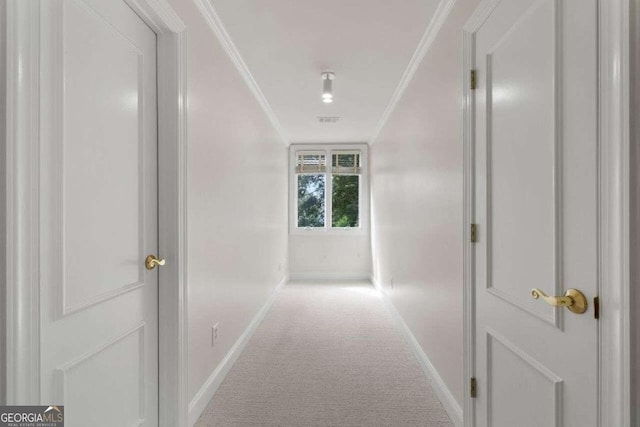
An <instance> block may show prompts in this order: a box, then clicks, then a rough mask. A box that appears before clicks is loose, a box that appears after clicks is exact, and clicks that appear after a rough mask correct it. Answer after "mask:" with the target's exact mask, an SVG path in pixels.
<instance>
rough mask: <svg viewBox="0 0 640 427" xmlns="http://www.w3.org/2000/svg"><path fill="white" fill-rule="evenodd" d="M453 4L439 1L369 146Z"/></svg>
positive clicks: (398, 100)
mask: <svg viewBox="0 0 640 427" xmlns="http://www.w3.org/2000/svg"><path fill="white" fill-rule="evenodd" d="M455 2H456V0H440V3H439V4H438V8H437V9H436V12H435V14H434V15H433V18H432V19H431V21H429V25H428V26H427V29H426V30H425V32H424V34H423V35H422V39H420V42H419V43H418V46H417V47H416V50H415V51H414V53H413V56H412V57H411V60H410V61H409V64H408V65H407V68H406V69H405V71H404V74H403V75H402V78H401V79H400V83H398V86H397V87H396V90H395V92H394V93H393V96H392V97H391V100H390V101H389V104H387V108H386V109H385V110H384V113H382V117H381V118H380V121H379V122H378V126H377V127H376V130H375V132H374V133H373V136H372V137H371V138H370V139H369V145H371V144H373V143H374V142H375V141H376V140H377V139H378V136H380V132H381V131H382V128H384V126H385V125H386V124H387V121H388V120H389V117H391V114H392V113H393V111H394V110H395V109H396V106H397V105H398V103H399V102H400V100H401V99H402V96H403V95H404V92H405V90H406V89H407V87H408V86H409V83H411V80H413V76H414V75H415V73H416V71H417V70H418V67H419V66H420V63H421V62H422V60H423V59H424V57H425V55H426V54H427V52H428V51H429V48H430V47H431V44H432V43H433V41H434V40H435V38H436V36H437V35H438V33H439V32H440V29H441V28H442V25H444V22H445V21H446V20H447V17H448V16H449V12H451V9H452V8H453V5H454V4H455Z"/></svg>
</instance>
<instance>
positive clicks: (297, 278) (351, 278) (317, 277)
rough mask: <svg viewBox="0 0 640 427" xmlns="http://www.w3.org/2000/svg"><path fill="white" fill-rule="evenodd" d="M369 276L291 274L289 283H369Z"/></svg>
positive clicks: (359, 274) (358, 274) (364, 274)
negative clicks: (314, 281) (315, 281)
mask: <svg viewBox="0 0 640 427" xmlns="http://www.w3.org/2000/svg"><path fill="white" fill-rule="evenodd" d="M369 278H370V276H369V275H368V274H366V273H353V274H351V273H292V274H291V275H290V280H291V281H302V280H317V281H329V280H348V281H356V280H358V281H360V280H361V281H366V282H368V281H369Z"/></svg>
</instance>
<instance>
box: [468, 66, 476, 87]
mask: <svg viewBox="0 0 640 427" xmlns="http://www.w3.org/2000/svg"><path fill="white" fill-rule="evenodd" d="M476 85H477V81H476V70H471V73H470V75H469V88H470V89H471V90H473V89H475V88H476Z"/></svg>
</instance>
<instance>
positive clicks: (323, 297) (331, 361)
mask: <svg viewBox="0 0 640 427" xmlns="http://www.w3.org/2000/svg"><path fill="white" fill-rule="evenodd" d="M451 425H452V424H451V422H450V421H449V418H448V417H447V414H446V412H445V410H444V408H443V407H442V404H441V403H440V401H439V400H438V398H437V396H436V394H435V393H434V391H433V390H432V389H431V386H430V385H429V382H428V379H427V377H426V376H425V374H424V373H423V371H422V370H421V368H420V366H419V365H418V362H417V360H416V359H415V356H414V355H413V353H412V352H411V350H410V348H409V346H408V344H407V343H406V342H405V341H404V339H403V337H402V336H401V335H400V332H399V331H397V330H396V328H395V325H394V321H393V319H392V317H391V314H390V313H389V311H388V310H387V308H386V307H385V305H384V302H383V301H382V300H381V298H380V296H379V294H378V293H377V292H376V291H375V290H374V288H373V287H371V286H370V285H369V284H364V283H362V284H354V283H341V284H340V283H333V284H324V283H322V284H320V283H315V284H314V283H291V284H289V285H287V286H286V287H285V288H284V289H283V290H282V292H281V293H280V294H279V295H278V297H277V299H276V300H275V302H274V303H273V306H272V307H271V310H270V311H269V313H267V316H266V317H265V319H264V320H263V322H262V324H261V325H260V326H259V327H258V329H257V330H256V332H255V334H254V335H253V336H252V337H251V339H250V340H249V342H248V344H247V346H246V347H245V349H244V351H243V352H242V354H241V355H240V357H239V358H238V360H237V361H236V363H235V364H234V366H233V367H232V368H231V370H230V371H229V373H228V374H227V376H226V378H225V379H224V381H223V382H222V384H221V385H220V387H219V388H218V390H217V391H216V393H215V395H214V396H213V399H212V400H211V402H210V403H209V405H208V406H207V408H206V409H205V411H204V412H203V414H202V416H201V417H200V420H199V421H198V422H197V424H196V427H205V426H224V427H232V426H287V427H288V426H305V427H306V426H310V427H311V426H394V427H401V426H428V427H440V426H451Z"/></svg>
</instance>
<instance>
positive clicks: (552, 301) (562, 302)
mask: <svg viewBox="0 0 640 427" xmlns="http://www.w3.org/2000/svg"><path fill="white" fill-rule="evenodd" d="M531 296H532V297H533V298H534V299H538V298H542V300H543V301H544V302H546V303H547V304H549V305H552V306H554V307H567V308H568V309H569V311H570V312H572V313H576V314H582V313H584V312H585V311H587V298H585V296H584V294H583V293H582V292H580V291H579V290H577V289H567V292H565V293H564V296H561V297H550V296H548V295H547V294H545V293H544V292H542V291H541V290H540V289H538V288H534V289H531Z"/></svg>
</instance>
